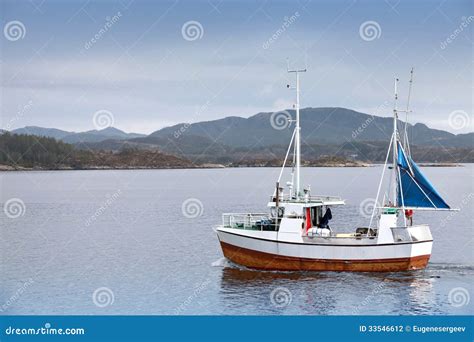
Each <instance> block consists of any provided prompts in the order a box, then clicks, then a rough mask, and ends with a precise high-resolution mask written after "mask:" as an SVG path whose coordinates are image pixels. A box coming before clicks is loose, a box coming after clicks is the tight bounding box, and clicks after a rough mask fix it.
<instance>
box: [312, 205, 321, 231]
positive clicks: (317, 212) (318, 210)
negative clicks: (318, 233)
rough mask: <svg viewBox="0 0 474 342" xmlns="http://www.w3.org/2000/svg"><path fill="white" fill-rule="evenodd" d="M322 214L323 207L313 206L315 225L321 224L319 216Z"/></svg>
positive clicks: (313, 221)
mask: <svg viewBox="0 0 474 342" xmlns="http://www.w3.org/2000/svg"><path fill="white" fill-rule="evenodd" d="M320 216H321V207H311V222H312V223H313V227H317V226H318V225H319V217H320Z"/></svg>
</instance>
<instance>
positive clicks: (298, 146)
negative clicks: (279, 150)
mask: <svg viewBox="0 0 474 342" xmlns="http://www.w3.org/2000/svg"><path fill="white" fill-rule="evenodd" d="M300 72H306V69H294V70H290V69H289V68H288V73H295V74H296V104H295V109H296V127H295V131H296V134H295V154H296V176H295V178H296V181H295V183H296V186H295V195H296V196H295V197H296V199H299V197H300V166H301V138H300V131H301V127H300V76H299V73H300ZM288 88H290V86H288ZM290 89H295V88H290Z"/></svg>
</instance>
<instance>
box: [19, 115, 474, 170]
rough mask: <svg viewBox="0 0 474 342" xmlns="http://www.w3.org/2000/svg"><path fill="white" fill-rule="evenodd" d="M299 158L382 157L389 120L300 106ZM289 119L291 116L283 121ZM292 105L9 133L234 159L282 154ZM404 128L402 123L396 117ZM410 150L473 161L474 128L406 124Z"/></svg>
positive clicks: (418, 155) (426, 157)
mask: <svg viewBox="0 0 474 342" xmlns="http://www.w3.org/2000/svg"><path fill="white" fill-rule="evenodd" d="M300 115H301V137H302V157H303V158H305V159H307V160H314V159H316V158H320V157H324V156H327V155H338V156H341V157H346V158H347V157H349V158H354V159H361V160H370V161H381V160H384V157H385V155H384V154H385V151H386V148H387V145H388V142H389V140H390V136H391V134H392V130H393V119H392V118H390V117H380V116H373V115H369V114H364V113H360V112H357V111H354V110H350V109H346V108H304V109H301V110H300ZM288 119H290V120H289V121H288ZM294 119H295V111H294V110H286V111H283V112H277V113H271V112H266V113H258V114H256V115H253V116H251V117H249V118H243V117H235V116H232V117H226V118H223V119H218V120H212V121H203V122H196V123H192V124H188V123H182V124H178V125H174V126H170V127H166V128H162V129H160V130H157V131H155V132H153V133H151V134H149V135H143V134H136V133H125V132H123V131H121V130H118V129H116V128H112V127H109V128H106V129H103V130H99V131H98V130H92V131H87V132H80V133H75V132H67V131H62V130H58V129H54V128H41V127H32V126H28V127H25V128H20V129H16V130H13V131H12V133H17V134H32V135H39V136H46V137H53V138H55V139H58V140H61V141H63V142H66V143H71V144H74V145H75V146H76V147H77V148H80V149H91V150H111V151H120V150H123V149H125V148H127V149H129V148H134V149H140V150H159V151H162V152H165V153H169V154H172V155H177V156H180V157H184V158H187V159H189V160H192V161H194V162H200V163H202V162H222V163H238V162H240V161H242V160H249V159H272V158H281V157H282V156H283V157H284V155H285V153H286V148H287V146H288V143H289V141H290V139H291V135H292V132H293V127H294V126H293V124H292V123H291V120H294ZM399 129H400V131H403V130H404V129H405V125H404V123H403V122H401V121H400V122H399ZM406 129H407V133H408V136H409V139H410V143H411V144H412V145H413V149H412V151H413V155H414V157H415V159H418V160H419V161H426V162H435V161H447V162H472V161H474V156H473V150H474V133H467V134H457V135H456V134H453V133H450V132H447V131H443V130H437V129H432V128H429V127H428V126H426V125H425V124H422V123H416V124H414V125H412V124H407V126H406Z"/></svg>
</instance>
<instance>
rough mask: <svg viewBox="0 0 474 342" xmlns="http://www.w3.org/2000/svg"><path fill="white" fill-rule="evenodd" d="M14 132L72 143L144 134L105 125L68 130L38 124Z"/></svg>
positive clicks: (121, 138)
mask: <svg viewBox="0 0 474 342" xmlns="http://www.w3.org/2000/svg"><path fill="white" fill-rule="evenodd" d="M11 133H14V134H29V135H36V136H40V137H48V138H54V139H57V140H62V141H63V142H65V143H69V144H74V143H80V142H101V141H104V140H107V139H115V140H125V139H133V138H138V137H145V136H146V135H145V134H139V133H125V132H124V131H121V130H119V129H117V128H114V127H107V128H105V129H102V130H91V131H86V132H79V133H76V132H68V131H63V130H61V129H57V128H44V127H38V126H26V127H23V128H18V129H14V130H12V131H11Z"/></svg>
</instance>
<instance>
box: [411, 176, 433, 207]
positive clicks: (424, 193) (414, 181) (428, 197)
mask: <svg viewBox="0 0 474 342" xmlns="http://www.w3.org/2000/svg"><path fill="white" fill-rule="evenodd" d="M407 173H408V175H409V176H410V178H411V179H412V180H413V183H415V184H416V186H417V187H418V188H419V189H420V190H421V192H422V193H423V195H425V197H426V198H427V199H428V200H429V201H430V202H431V204H433V207H435V209H438V207H437V206H436V205H435V204H434V203H433V201H432V200H431V198H430V196H428V195H427V194H426V192H425V191H424V190H423V189H422V188H421V186H420V185H419V184H418V182H417V181H416V180H415V179H414V178H413V177H412V176H411V174H410V172H407Z"/></svg>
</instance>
